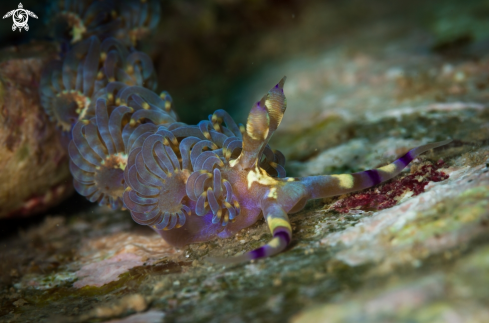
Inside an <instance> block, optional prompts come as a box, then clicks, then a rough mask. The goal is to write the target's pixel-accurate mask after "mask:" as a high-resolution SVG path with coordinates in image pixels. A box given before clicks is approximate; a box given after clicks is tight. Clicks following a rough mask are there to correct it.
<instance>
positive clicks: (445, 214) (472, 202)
mask: <svg viewBox="0 0 489 323" xmlns="http://www.w3.org/2000/svg"><path fill="white" fill-rule="evenodd" d="M488 199H489V189H488V188H487V187H485V186H478V187H475V188H470V189H468V190H466V191H464V192H462V193H461V194H460V195H459V196H458V197H457V198H455V199H453V200H450V201H446V202H443V203H438V204H437V205H436V206H435V207H434V208H433V209H431V210H428V211H424V212H421V213H420V214H418V215H417V218H416V219H415V220H414V221H412V222H410V223H408V224H407V225H405V226H403V227H402V228H400V229H397V228H396V227H392V228H391V229H390V233H391V234H392V236H391V237H389V238H387V240H389V241H391V243H392V245H411V244H414V243H421V242H423V241H425V240H427V239H429V238H433V237H438V236H439V235H442V234H446V233H449V232H456V231H459V230H460V229H461V228H462V227H463V226H465V225H467V224H471V223H478V222H480V221H482V220H483V219H484V218H485V217H487V209H488V206H489V200H488Z"/></svg>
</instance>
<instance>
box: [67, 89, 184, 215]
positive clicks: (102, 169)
mask: <svg viewBox="0 0 489 323" xmlns="http://www.w3.org/2000/svg"><path fill="white" fill-rule="evenodd" d="M96 98H97V99H96V105H95V116H94V117H92V118H90V119H82V120H80V121H78V122H77V123H76V124H75V126H74V127H73V130H72V138H73V139H72V140H71V142H70V144H69V146H68V152H69V155H70V159H71V160H70V170H71V173H72V175H73V177H74V180H73V184H74V187H75V189H76V191H77V192H78V193H80V194H81V195H83V196H85V197H87V199H89V200H90V201H91V202H98V203H99V204H100V205H108V206H110V207H112V208H113V209H120V208H122V206H123V203H122V194H123V192H124V188H125V181H124V170H125V168H126V164H127V159H128V154H129V151H130V150H131V148H132V147H139V146H140V145H141V144H142V141H143V140H144V138H145V137H144V136H142V135H143V134H144V133H146V132H155V131H156V130H157V126H158V125H164V124H176V115H175V113H174V112H173V111H172V110H171V102H172V100H171V97H170V95H169V94H168V93H166V92H163V93H162V94H161V95H159V96H158V95H157V94H156V93H154V92H152V91H150V90H148V89H146V88H143V87H139V86H126V85H125V84H123V83H120V82H111V83H109V84H108V85H107V86H106V87H105V88H103V89H101V90H100V91H99V92H98V93H97V95H96Z"/></svg>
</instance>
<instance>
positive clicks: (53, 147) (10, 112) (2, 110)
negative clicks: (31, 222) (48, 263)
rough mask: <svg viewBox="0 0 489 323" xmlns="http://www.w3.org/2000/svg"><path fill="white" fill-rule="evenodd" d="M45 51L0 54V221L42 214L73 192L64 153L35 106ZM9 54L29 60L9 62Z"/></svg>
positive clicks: (46, 119) (31, 50) (40, 109)
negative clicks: (42, 56) (6, 218)
mask: <svg viewBox="0 0 489 323" xmlns="http://www.w3.org/2000/svg"><path fill="white" fill-rule="evenodd" d="M32 47H34V48H32ZM36 50H38V51H39V52H35V51H36ZM48 50H49V48H45V46H44V47H43V46H41V45H37V47H36V46H31V48H22V49H20V50H15V49H13V48H10V49H5V50H3V52H2V53H1V54H0V56H1V57H3V59H4V60H3V61H0V218H4V217H21V216H28V215H32V214H35V213H37V212H40V211H44V210H46V209H47V208H49V207H51V206H53V205H56V204H58V203H59V202H60V201H62V200H63V199H65V198H66V196H68V195H69V194H71V193H72V191H73V188H72V184H71V175H70V173H69V169H68V165H67V160H68V159H67V157H68V155H67V152H66V151H65V149H64V148H63V146H62V144H61V141H60V137H59V135H58V133H57V131H56V129H55V127H54V125H53V124H52V123H51V122H49V120H48V117H47V116H46V115H45V113H44V111H43V109H42V108H41V106H40V105H39V96H38V82H39V79H40V71H41V68H42V66H43V64H44V63H45V62H46V59H42V58H39V57H41V55H45V54H46V52H48ZM13 51H14V52H17V55H16V56H20V57H22V56H25V55H24V54H23V53H24V52H26V55H29V54H30V58H17V59H16V58H12V57H10V58H9V56H13V55H11V52H13ZM29 51H30V52H29Z"/></svg>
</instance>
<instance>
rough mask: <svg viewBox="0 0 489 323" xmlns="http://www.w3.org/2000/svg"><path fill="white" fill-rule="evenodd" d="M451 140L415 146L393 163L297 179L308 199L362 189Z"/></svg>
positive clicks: (389, 175)
mask: <svg viewBox="0 0 489 323" xmlns="http://www.w3.org/2000/svg"><path fill="white" fill-rule="evenodd" d="M451 141H452V140H445V141H440V142H434V143H430V144H427V145H423V146H419V147H416V148H414V149H411V150H410V151H409V152H408V153H407V154H405V155H404V156H402V157H401V158H399V159H397V160H395V161H394V162H393V163H391V164H389V165H386V166H383V167H380V168H376V169H370V170H367V171H363V172H358V173H354V174H339V175H318V176H308V177H302V178H299V179H298V180H299V181H300V182H301V183H303V184H304V185H305V187H306V188H307V192H308V198H309V199H317V198H325V197H329V196H336V195H341V194H345V193H349V192H353V191H359V190H363V189H366V188H369V187H372V186H375V185H377V184H379V183H382V182H384V181H387V180H389V179H391V178H393V177H395V176H396V175H398V174H399V173H400V172H401V171H402V170H403V169H404V168H405V167H406V166H407V165H408V164H409V163H410V162H411V161H412V160H413V159H414V158H416V157H417V156H419V155H420V154H422V153H424V152H426V151H428V150H430V149H433V148H437V147H441V146H444V145H446V144H448V143H450V142H451Z"/></svg>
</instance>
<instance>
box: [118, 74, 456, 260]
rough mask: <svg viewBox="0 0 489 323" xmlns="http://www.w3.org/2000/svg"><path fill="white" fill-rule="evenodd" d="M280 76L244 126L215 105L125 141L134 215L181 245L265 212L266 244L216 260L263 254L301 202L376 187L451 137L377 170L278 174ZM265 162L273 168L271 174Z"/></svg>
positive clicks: (282, 103)
mask: <svg viewBox="0 0 489 323" xmlns="http://www.w3.org/2000/svg"><path fill="white" fill-rule="evenodd" d="M284 82H285V78H283V79H282V80H281V81H280V82H279V83H278V84H277V85H276V86H275V87H274V88H272V89H271V90H270V91H269V92H268V94H267V95H265V96H264V97H263V98H262V99H261V100H260V101H259V102H257V103H256V104H255V105H254V106H253V108H252V109H251V112H250V114H249V116H248V121H247V124H246V127H237V126H236V124H235V123H234V121H233V120H232V119H231V118H230V117H229V116H228V115H227V114H226V113H224V112H223V111H222V110H219V111H217V113H215V114H214V115H213V116H212V117H211V118H210V121H202V122H200V123H199V125H198V126H187V125H183V124H176V125H172V124H170V125H165V126H160V127H159V128H158V130H157V131H156V132H147V133H145V134H144V135H142V136H145V137H144V141H140V140H138V141H139V142H140V145H132V147H131V150H130V152H129V156H130V157H129V160H128V163H127V167H126V170H125V173H124V174H125V184H126V186H127V188H126V189H125V192H124V204H125V206H126V207H127V208H128V209H129V210H130V211H131V214H132V217H133V219H134V220H135V221H136V222H138V223H140V224H145V225H148V226H150V227H152V228H153V229H154V230H155V231H156V232H158V233H159V234H160V235H161V236H162V237H163V238H164V239H165V240H166V241H167V242H169V243H170V244H172V245H175V246H179V247H181V246H184V245H187V244H189V243H193V242H202V241H208V240H211V239H214V238H215V237H219V238H228V237H230V236H232V235H234V234H236V233H237V232H238V231H240V230H242V229H244V228H246V227H249V226H251V225H252V224H254V223H255V222H256V221H257V220H258V219H259V218H260V217H261V216H263V217H264V218H265V220H266V222H267V223H268V226H269V228H270V231H271V232H272V234H273V239H272V240H271V241H270V242H269V243H268V244H266V245H265V246H263V247H260V248H258V249H256V250H253V251H251V252H248V253H245V254H243V255H240V256H237V257H233V258H228V259H217V260H216V261H218V262H223V263H234V262H241V261H246V260H252V259H258V258H264V257H268V256H272V255H275V254H277V253H279V252H281V251H283V250H284V249H285V248H286V247H287V245H288V244H289V242H290V240H291V239H292V229H291V226H290V223H289V219H288V215H287V214H288V213H294V212H297V211H300V210H301V209H302V208H303V207H304V206H305V204H306V202H307V200H310V199H318V198H324V197H328V196H335V195H341V194H345V193H348V192H353V191H358V190H362V189H365V188H368V187H371V186H374V185H377V184H379V183H381V182H384V181H386V180H388V179H391V178H393V177H394V176H396V175H397V174H399V173H400V172H401V170H402V169H403V168H404V167H406V166H407V165H408V164H409V163H410V162H411V161H412V160H413V159H414V158H415V157H416V156H418V155H419V154H421V153H423V152H425V151H427V150H429V149H432V148H436V147H439V146H442V145H445V144H447V143H449V142H450V141H451V140H446V141H442V142H437V143H431V144H427V145H423V146H420V147H417V148H414V149H412V150H410V151H409V152H408V153H407V154H406V155H404V156H403V157H401V158H399V159H397V160H396V161H394V162H393V163H391V164H389V165H386V166H383V167H380V168H378V169H372V170H367V171H364V172H359V173H354V174H342V175H321V176H308V177H302V178H284V177H283V176H284V175H285V173H284V171H283V167H282V166H281V164H282V163H283V162H284V159H283V156H282V154H280V153H278V152H275V153H274V152H273V151H272V150H270V148H269V147H268V145H267V144H268V141H269V140H270V138H271V136H272V135H273V133H274V132H275V130H276V129H277V127H278V126H279V124H280V122H281V120H282V117H283V114H284V112H285V109H286V99H285V96H284V93H283V85H284ZM223 121H224V122H225V123H226V127H224V126H223V125H222V122H223ZM238 131H239V132H238ZM205 148H207V149H210V150H209V151H205V152H204V151H203V150H204V149H205ZM263 166H268V167H271V168H272V169H275V171H276V172H275V173H274V174H270V173H269V172H267V170H265V168H264V167H263Z"/></svg>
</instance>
